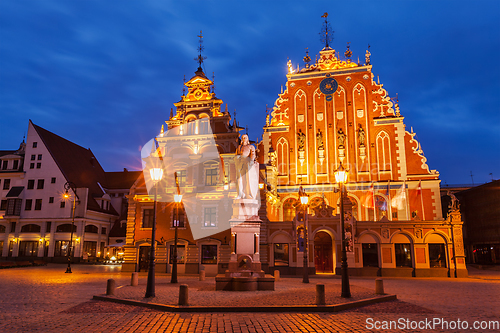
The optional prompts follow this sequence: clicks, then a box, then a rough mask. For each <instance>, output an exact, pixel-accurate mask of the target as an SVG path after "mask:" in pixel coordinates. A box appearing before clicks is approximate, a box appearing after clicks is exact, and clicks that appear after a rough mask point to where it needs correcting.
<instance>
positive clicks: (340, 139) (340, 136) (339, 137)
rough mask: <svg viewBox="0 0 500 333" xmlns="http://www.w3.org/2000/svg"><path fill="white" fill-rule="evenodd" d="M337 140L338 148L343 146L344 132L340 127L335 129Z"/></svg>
mask: <svg viewBox="0 0 500 333" xmlns="http://www.w3.org/2000/svg"><path fill="white" fill-rule="evenodd" d="M337 141H338V142H339V148H344V144H345V133H344V131H342V128H339V130H338V131H337Z"/></svg>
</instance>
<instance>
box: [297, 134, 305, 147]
mask: <svg viewBox="0 0 500 333" xmlns="http://www.w3.org/2000/svg"><path fill="white" fill-rule="evenodd" d="M297 141H298V142H299V151H304V146H305V143H306V135H305V134H304V133H302V131H301V130H299V132H298V133H297Z"/></svg>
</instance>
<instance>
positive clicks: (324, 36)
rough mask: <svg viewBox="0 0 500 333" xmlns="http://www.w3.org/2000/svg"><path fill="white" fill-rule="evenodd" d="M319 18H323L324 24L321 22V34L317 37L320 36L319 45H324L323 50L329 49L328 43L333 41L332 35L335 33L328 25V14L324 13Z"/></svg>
mask: <svg viewBox="0 0 500 333" xmlns="http://www.w3.org/2000/svg"><path fill="white" fill-rule="evenodd" d="M321 17H324V18H325V22H323V26H322V27H321V32H320V33H319V35H320V36H321V38H320V40H321V43H324V44H325V49H329V48H330V43H331V42H332V40H333V33H334V32H335V31H333V30H332V27H331V26H330V23H328V13H324V14H323V15H321Z"/></svg>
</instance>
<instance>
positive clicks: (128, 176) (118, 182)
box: [105, 169, 142, 189]
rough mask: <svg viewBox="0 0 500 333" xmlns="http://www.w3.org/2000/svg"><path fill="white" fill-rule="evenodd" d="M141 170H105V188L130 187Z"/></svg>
mask: <svg viewBox="0 0 500 333" xmlns="http://www.w3.org/2000/svg"><path fill="white" fill-rule="evenodd" d="M141 173H142V171H128V170H127V169H125V170H123V171H116V172H105V174H106V183H105V184H106V185H105V187H106V188H107V189H130V188H131V187H132V185H134V182H135V181H136V180H137V178H139V176H140V174H141Z"/></svg>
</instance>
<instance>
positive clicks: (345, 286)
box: [335, 162, 351, 297]
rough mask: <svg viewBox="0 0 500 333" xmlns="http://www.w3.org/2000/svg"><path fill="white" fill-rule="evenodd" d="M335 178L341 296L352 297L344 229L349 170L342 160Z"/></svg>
mask: <svg viewBox="0 0 500 333" xmlns="http://www.w3.org/2000/svg"><path fill="white" fill-rule="evenodd" d="M335 180H336V181H337V183H339V186H340V230H341V232H342V256H341V260H342V262H341V264H340V267H341V275H342V295H341V297H351V291H350V288H349V274H348V272H347V252H346V245H347V244H346V241H345V229H344V187H345V185H344V184H345V183H346V182H347V170H345V169H344V167H343V166H342V162H340V165H339V168H338V169H337V171H335Z"/></svg>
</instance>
